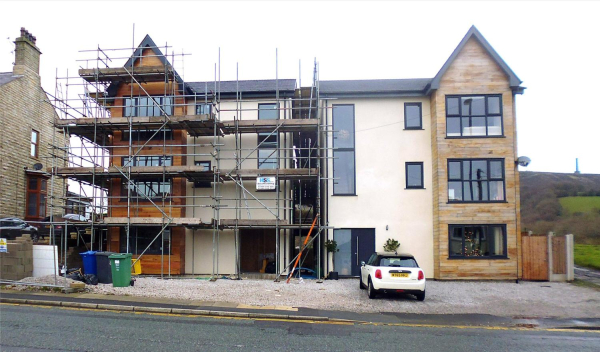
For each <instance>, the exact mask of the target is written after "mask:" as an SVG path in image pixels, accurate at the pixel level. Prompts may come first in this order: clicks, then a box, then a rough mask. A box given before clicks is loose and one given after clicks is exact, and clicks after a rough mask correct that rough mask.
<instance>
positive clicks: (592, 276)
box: [575, 266, 600, 286]
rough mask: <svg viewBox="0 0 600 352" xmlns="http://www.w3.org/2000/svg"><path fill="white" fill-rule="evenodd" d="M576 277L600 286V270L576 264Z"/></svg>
mask: <svg viewBox="0 0 600 352" xmlns="http://www.w3.org/2000/svg"><path fill="white" fill-rule="evenodd" d="M575 278H576V279H578V280H583V281H587V282H590V283H592V284H594V285H598V286H600V271H598V270H594V269H588V268H582V267H579V266H575Z"/></svg>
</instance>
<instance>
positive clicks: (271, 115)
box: [257, 104, 279, 169]
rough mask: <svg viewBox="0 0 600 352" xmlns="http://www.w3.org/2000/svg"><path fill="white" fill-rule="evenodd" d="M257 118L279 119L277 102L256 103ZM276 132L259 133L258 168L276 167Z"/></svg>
mask: <svg viewBox="0 0 600 352" xmlns="http://www.w3.org/2000/svg"><path fill="white" fill-rule="evenodd" d="M258 119H259V120H277V119H279V109H277V104H258ZM277 135H278V134H277V133H273V134H269V133H259V134H258V142H257V143H261V142H262V144H261V145H260V147H258V150H257V152H258V168H259V169H276V168H277Z"/></svg>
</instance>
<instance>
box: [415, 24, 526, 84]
mask: <svg viewBox="0 0 600 352" xmlns="http://www.w3.org/2000/svg"><path fill="white" fill-rule="evenodd" d="M471 38H474V39H475V40H477V42H479V44H481V46H482V47H483V48H484V49H485V51H486V52H487V53H488V55H490V57H491V58H492V59H493V60H494V61H495V62H496V63H497V64H498V66H500V68H501V69H502V70H503V71H504V73H505V74H506V76H508V82H509V85H510V87H511V88H512V90H513V92H515V93H523V89H525V88H524V87H521V83H522V81H521V80H520V79H519V77H517V75H516V74H515V73H514V72H513V70H511V69H510V67H508V65H507V64H506V62H504V60H502V58H501V57H500V55H498V53H497V52H496V50H494V48H492V46H491V45H490V43H488V41H487V40H486V39H485V38H484V37H483V35H482V34H481V33H480V32H479V31H478V30H477V28H475V26H471V28H470V29H469V31H468V32H467V34H466V35H465V37H464V38H463V39H462V40H461V42H460V43H459V44H458V46H457V47H456V49H454V52H452V55H450V57H449V58H448V60H446V63H445V64H444V66H442V69H441V70H440V71H439V72H438V73H437V75H435V77H434V78H433V80H432V81H431V85H430V86H429V87H428V89H427V94H429V93H430V92H431V90H434V89H439V88H440V80H441V79H442V77H443V76H444V74H445V73H446V71H447V70H448V68H450V65H452V63H453V62H454V60H455V59H456V57H457V56H458V54H459V53H460V52H461V51H462V50H463V48H464V46H465V45H466V44H467V42H468V41H469V39H471Z"/></svg>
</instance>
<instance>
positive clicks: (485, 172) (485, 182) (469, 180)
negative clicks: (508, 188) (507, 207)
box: [448, 159, 505, 202]
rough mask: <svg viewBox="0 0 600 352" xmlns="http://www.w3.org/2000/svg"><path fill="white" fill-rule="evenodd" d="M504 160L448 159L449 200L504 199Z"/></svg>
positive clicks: (484, 200)
mask: <svg viewBox="0 0 600 352" xmlns="http://www.w3.org/2000/svg"><path fill="white" fill-rule="evenodd" d="M504 200H505V199H504V160H503V159H464V160H455V159H450V160H448V201H449V202H501V201H504Z"/></svg>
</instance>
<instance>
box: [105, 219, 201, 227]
mask: <svg viewBox="0 0 600 352" xmlns="http://www.w3.org/2000/svg"><path fill="white" fill-rule="evenodd" d="M127 219H128V218H126V217H105V218H104V220H103V222H104V225H107V226H119V225H120V226H123V225H127V224H128V223H129V224H131V225H163V224H166V223H167V222H168V221H169V220H168V219H163V218H158V217H155V218H142V217H130V218H129V222H128V221H127ZM172 219H173V220H172V221H171V223H170V224H169V226H202V225H209V226H210V224H206V223H203V222H202V220H201V219H200V218H172Z"/></svg>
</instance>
